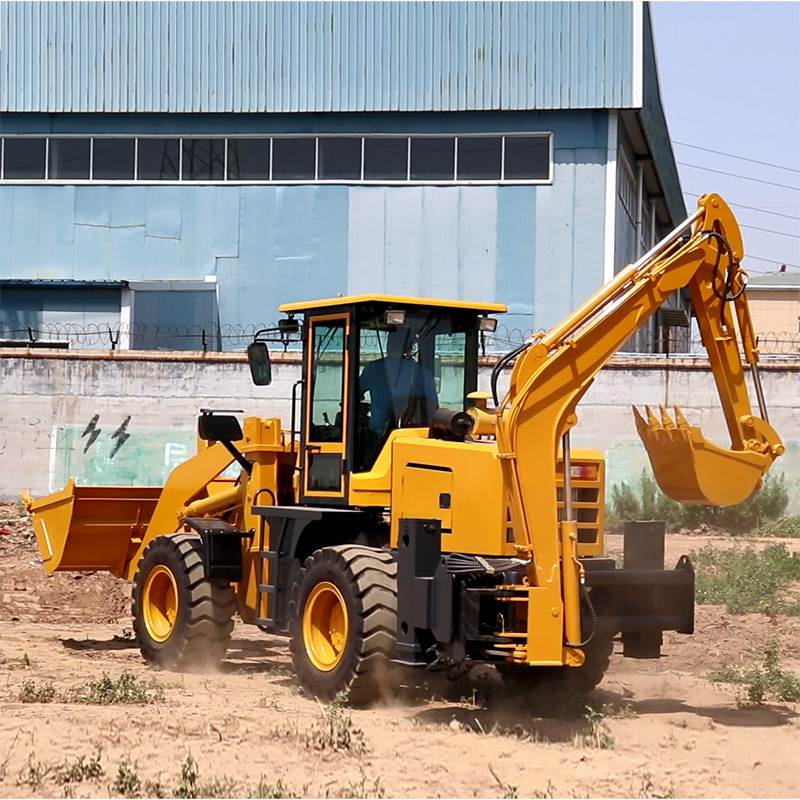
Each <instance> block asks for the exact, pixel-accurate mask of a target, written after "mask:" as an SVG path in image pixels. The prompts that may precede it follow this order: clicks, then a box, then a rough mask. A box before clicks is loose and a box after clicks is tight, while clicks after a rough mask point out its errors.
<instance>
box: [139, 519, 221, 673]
mask: <svg viewBox="0 0 800 800" xmlns="http://www.w3.org/2000/svg"><path fill="white" fill-rule="evenodd" d="M202 546H203V545H202V541H201V539H200V537H199V536H198V535H197V534H193V533H176V534H170V535H168V536H158V537H156V538H155V539H153V541H152V542H150V544H149V545H148V546H147V548H146V549H145V551H144V553H143V554H142V558H141V560H140V561H139V566H138V569H137V571H136V576H135V578H134V585H133V608H132V612H133V627H134V631H135V633H136V640H137V641H138V643H139V649H140V650H141V653H142V656H143V657H144V659H145V661H147V662H148V663H150V664H155V665H157V666H159V667H162V668H163V669H170V670H177V671H181V672H189V671H201V670H203V669H208V668H210V667H214V666H216V665H217V664H219V662H220V661H222V659H223V658H224V657H225V651H226V650H227V648H228V643H229V642H230V638H231V631H232V630H233V614H234V612H235V611H236V600H235V598H234V593H233V589H232V588H231V586H230V584H228V583H227V582H226V581H212V580H209V579H208V578H206V575H205V569H204V567H203V558H202Z"/></svg>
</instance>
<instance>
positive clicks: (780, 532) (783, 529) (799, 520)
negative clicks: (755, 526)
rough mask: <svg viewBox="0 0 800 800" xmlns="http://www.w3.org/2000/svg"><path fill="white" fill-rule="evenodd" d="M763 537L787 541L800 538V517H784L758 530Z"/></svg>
mask: <svg viewBox="0 0 800 800" xmlns="http://www.w3.org/2000/svg"><path fill="white" fill-rule="evenodd" d="M758 533H759V535H761V536H778V537H783V538H785V539H797V538H800V517H784V518H783V519H779V520H775V521H774V522H770V523H768V524H766V525H762V526H761V528H760V529H759V530H758Z"/></svg>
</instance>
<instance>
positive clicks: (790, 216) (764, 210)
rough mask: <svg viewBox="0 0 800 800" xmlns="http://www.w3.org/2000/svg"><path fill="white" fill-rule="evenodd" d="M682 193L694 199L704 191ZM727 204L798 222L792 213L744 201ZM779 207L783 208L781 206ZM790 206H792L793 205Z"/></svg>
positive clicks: (799, 219)
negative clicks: (772, 209)
mask: <svg viewBox="0 0 800 800" xmlns="http://www.w3.org/2000/svg"><path fill="white" fill-rule="evenodd" d="M683 194H684V197H688V198H690V199H694V198H695V197H700V196H701V195H703V194H706V192H689V191H686V190H684V192H683ZM728 205H729V206H733V207H734V208H746V209H748V210H749V211H759V212H760V213H762V214H771V215H772V216H773V217H782V218H783V219H793V220H795V221H797V222H800V217H796V216H794V214H781V213H780V211H770V210H769V209H767V208H758V207H757V206H746V205H744V203H731V202H730V201H729V202H728ZM781 207H782V208H783V206H781ZM790 207H791V208H794V206H790Z"/></svg>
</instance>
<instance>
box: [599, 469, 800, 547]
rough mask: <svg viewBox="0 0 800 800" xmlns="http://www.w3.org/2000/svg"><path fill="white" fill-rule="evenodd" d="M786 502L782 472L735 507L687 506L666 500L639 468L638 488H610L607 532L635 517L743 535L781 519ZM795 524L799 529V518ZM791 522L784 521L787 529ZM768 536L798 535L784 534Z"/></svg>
mask: <svg viewBox="0 0 800 800" xmlns="http://www.w3.org/2000/svg"><path fill="white" fill-rule="evenodd" d="M788 505H789V492H788V489H787V488H786V480H785V478H784V475H783V474H781V475H778V476H774V475H767V476H766V477H765V478H764V482H763V483H762V485H761V488H760V489H759V490H758V491H757V492H754V493H753V494H752V495H751V496H750V497H748V498H747V500H745V501H744V502H742V503H739V504H738V505H735V506H725V507H723V506H691V505H684V504H683V503H676V502H675V501H674V500H670V499H669V498H668V497H667V496H666V495H665V494H664V493H663V492H662V491H661V490H660V489H659V488H658V484H657V483H656V482H655V480H654V478H653V477H652V475H651V474H650V472H649V471H648V470H646V469H643V470H642V474H641V476H640V477H639V483H638V491H637V490H636V489H634V488H633V487H631V486H630V485H629V484H627V483H625V482H624V481H623V482H621V483H617V484H614V485H613V486H612V487H611V497H610V504H609V507H608V509H607V511H606V524H607V528H608V530H609V532H612V533H618V532H620V531H621V530H622V528H623V525H624V523H625V522H628V521H630V520H637V519H663V520H665V521H666V523H667V527H668V528H669V529H670V530H676V529H678V528H691V529H694V528H698V527H700V526H701V525H707V526H708V527H709V528H714V529H716V530H721V531H725V532H727V533H732V534H745V533H750V532H751V531H754V530H756V529H758V528H759V527H761V526H765V525H768V524H770V523H771V522H773V521H776V520H781V519H782V518H783V517H784V515H785V513H786V509H787V507H788ZM794 519H796V520H797V523H796V525H797V527H798V528H800V519H798V518H794ZM791 529H792V525H789V524H788V523H787V530H791ZM772 535H785V536H791V535H800V533H797V534H791V533H784V534H772Z"/></svg>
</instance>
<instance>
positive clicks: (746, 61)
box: [650, 0, 800, 277]
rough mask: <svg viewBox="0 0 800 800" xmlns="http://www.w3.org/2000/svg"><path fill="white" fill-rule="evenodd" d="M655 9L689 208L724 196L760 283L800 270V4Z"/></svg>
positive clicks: (665, 94) (665, 93)
mask: <svg viewBox="0 0 800 800" xmlns="http://www.w3.org/2000/svg"><path fill="white" fill-rule="evenodd" d="M650 8H651V13H652V19H653V34H654V38H655V45H656V57H657V59H658V68H659V79H660V83H661V95H662V100H663V103H664V109H665V113H666V117H667V124H668V126H669V132H670V137H671V139H672V144H673V150H674V153H675V160H676V161H677V163H678V171H679V174H680V179H681V186H682V188H683V192H684V198H685V200H686V207H687V210H688V211H690V212H691V211H692V210H693V209H694V208H695V207H696V201H697V198H698V196H699V195H701V194H704V193H706V192H717V193H718V194H720V195H721V196H722V197H723V198H724V199H725V200H726V201H727V202H728V203H729V204H730V205H731V207H732V208H733V211H734V213H735V214H736V217H737V219H738V221H739V224H740V226H741V227H742V234H743V236H744V246H745V259H744V266H745V268H746V269H747V270H748V271H749V272H750V273H751V274H752V275H753V277H755V276H756V275H757V274H759V273H763V272H771V271H775V270H778V269H780V265H781V264H786V265H787V269H788V270H790V271H792V272H800V2H729V1H727V0H721V1H720V2H688V1H684V2H674V0H655V2H652V3H651V6H650ZM723 173H725V174H723Z"/></svg>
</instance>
